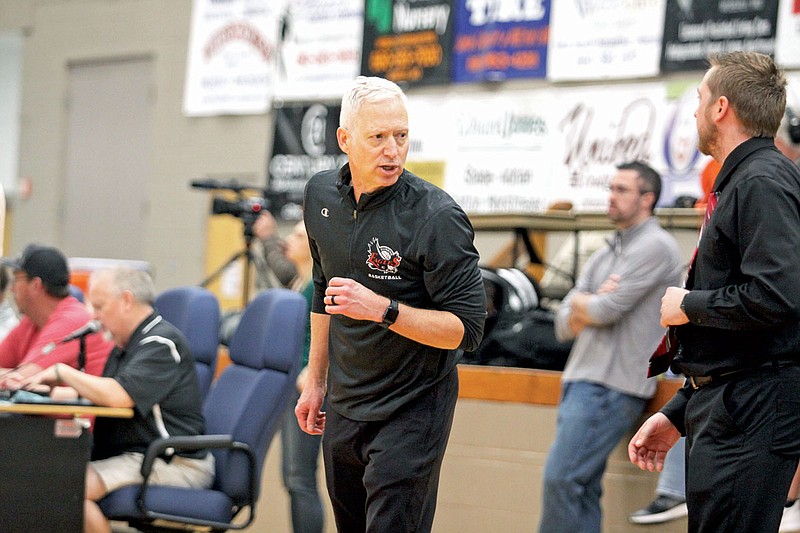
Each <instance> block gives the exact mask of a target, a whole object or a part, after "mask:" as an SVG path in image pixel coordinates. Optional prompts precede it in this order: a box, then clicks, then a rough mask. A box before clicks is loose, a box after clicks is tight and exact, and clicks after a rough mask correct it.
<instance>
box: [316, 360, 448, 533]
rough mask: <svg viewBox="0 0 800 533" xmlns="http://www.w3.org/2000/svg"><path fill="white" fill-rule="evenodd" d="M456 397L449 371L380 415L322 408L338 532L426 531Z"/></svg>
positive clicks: (329, 489)
mask: <svg viewBox="0 0 800 533" xmlns="http://www.w3.org/2000/svg"><path fill="white" fill-rule="evenodd" d="M457 399H458V372H457V371H456V370H455V369H454V370H453V371H452V372H451V373H450V375H448V376H447V377H445V378H444V379H443V380H441V381H440V382H439V383H438V384H436V385H435V386H434V387H433V388H431V389H430V390H429V391H426V393H425V394H423V395H422V396H421V397H419V398H417V399H415V400H414V401H413V402H411V403H410V404H409V405H407V406H404V407H403V408H402V409H401V410H400V411H398V412H397V413H395V414H394V415H393V416H392V417H391V418H390V419H388V420H381V421H370V422H359V421H355V420H350V419H347V418H345V417H343V416H341V415H339V414H337V413H336V412H335V411H334V410H333V409H331V408H329V409H328V414H327V421H326V423H325V434H324V436H323V438H322V451H323V456H324V459H325V474H326V477H327V484H328V493H329V495H330V498H331V503H332V506H333V511H334V516H335V518H336V528H337V530H338V531H339V533H364V532H368V533H378V532H386V533H402V532H408V533H411V532H419V533H425V532H428V531H430V530H431V527H432V524H433V515H434V512H435V510H436V496H437V492H438V488H439V471H440V468H441V465H442V459H443V458H444V452H445V448H446V446H447V439H448V438H449V436H450V428H451V426H452V424H453V413H454V411H455V405H456V400H457Z"/></svg>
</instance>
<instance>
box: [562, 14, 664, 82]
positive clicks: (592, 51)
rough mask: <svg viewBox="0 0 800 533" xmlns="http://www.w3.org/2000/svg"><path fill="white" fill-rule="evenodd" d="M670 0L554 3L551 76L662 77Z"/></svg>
mask: <svg viewBox="0 0 800 533" xmlns="http://www.w3.org/2000/svg"><path fill="white" fill-rule="evenodd" d="M665 1H666V0H621V1H618V2H608V1H606V0H576V1H570V2H553V12H552V14H551V16H550V43H549V46H548V58H547V77H548V78H549V79H551V80H554V81H560V80H591V79H603V78H635V77H650V76H657V75H658V73H659V71H658V62H659V58H660V54H661V35H662V32H663V30H664V9H665Z"/></svg>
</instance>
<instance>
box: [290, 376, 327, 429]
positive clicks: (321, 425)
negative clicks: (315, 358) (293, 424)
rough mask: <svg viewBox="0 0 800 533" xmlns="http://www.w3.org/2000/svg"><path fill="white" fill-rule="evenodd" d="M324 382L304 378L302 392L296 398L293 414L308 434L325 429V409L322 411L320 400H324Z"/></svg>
mask: <svg viewBox="0 0 800 533" xmlns="http://www.w3.org/2000/svg"><path fill="white" fill-rule="evenodd" d="M325 392H326V391H325V384H324V382H323V383H318V382H316V381H315V380H312V379H306V384H305V387H303V393H302V394H301V395H300V399H299V400H297V406H296V407H295V408H294V415H295V416H296V417H297V423H298V424H299V425H300V429H302V430H303V431H304V432H306V433H308V434H309V435H322V433H323V432H324V431H325V411H322V410H321V409H322V402H323V401H324V400H325Z"/></svg>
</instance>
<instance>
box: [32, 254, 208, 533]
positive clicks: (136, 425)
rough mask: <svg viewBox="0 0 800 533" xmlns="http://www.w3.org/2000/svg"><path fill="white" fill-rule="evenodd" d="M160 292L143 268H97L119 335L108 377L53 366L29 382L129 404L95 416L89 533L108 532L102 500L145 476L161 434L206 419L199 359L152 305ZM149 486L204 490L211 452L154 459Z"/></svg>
mask: <svg viewBox="0 0 800 533" xmlns="http://www.w3.org/2000/svg"><path fill="white" fill-rule="evenodd" d="M154 298H155V289H154V288H153V281H152V279H150V276H149V275H148V274H147V273H146V272H143V271H141V270H135V269H132V268H126V267H118V268H113V269H110V270H98V271H96V272H93V273H92V276H91V278H90V281H89V301H90V302H91V304H92V308H93V310H94V315H95V317H96V318H97V319H98V320H99V321H100V322H101V323H102V324H103V328H105V329H106V330H107V331H108V332H109V333H110V334H111V338H112V339H113V340H114V343H115V345H116V346H115V348H114V350H113V351H112V352H111V355H110V356H109V357H108V362H107V363H106V368H105V370H104V371H103V375H102V376H100V377H98V376H90V375H88V374H85V373H83V372H78V371H77V370H75V369H73V368H69V367H67V366H65V365H62V364H56V365H53V366H51V367H50V368H47V369H45V370H43V371H42V372H40V373H39V374H37V375H35V376H31V377H30V378H28V379H27V380H26V381H24V382H23V385H24V386H37V385H42V384H44V385H50V386H52V387H53V390H52V393H51V395H52V396H53V398H57V399H68V398H76V397H77V396H78V395H80V396H82V397H83V398H86V399H87V400H89V401H91V402H92V403H93V404H95V405H103V406H108V407H129V408H132V409H133V417H132V418H98V419H97V422H96V424H95V428H94V447H93V449H92V460H91V462H90V463H89V464H88V465H87V469H86V492H85V502H84V532H86V533H95V532H98V533H110V532H111V526H110V524H109V522H108V520H107V519H106V518H105V516H104V515H103V513H102V511H101V509H100V507H99V506H98V505H97V503H96V502H97V501H99V500H100V499H102V498H103V497H104V496H105V495H106V494H107V493H108V492H111V491H114V490H116V489H118V488H120V487H124V486H126V485H135V484H139V483H141V482H142V481H143V479H142V474H141V467H142V459H143V457H144V452H145V451H146V450H147V447H148V446H149V445H150V443H152V442H153V441H154V440H156V439H157V438H159V437H178V436H193V435H201V434H202V433H203V432H204V430H205V420H204V418H203V412H202V407H201V400H200V389H199V387H198V385H197V375H196V374H195V370H194V359H193V358H192V355H191V353H189V346H188V342H187V341H186V338H185V337H184V336H183V334H182V333H181V332H180V331H178V330H177V328H175V326H173V325H172V324H170V323H169V322H167V321H166V320H164V319H163V318H162V317H161V315H159V314H158V312H156V311H155V310H154V309H153V300H154ZM149 480H150V482H151V483H154V484H159V485H173V486H180V487H193V488H205V487H209V486H211V483H212V482H213V481H214V456H213V455H211V454H210V453H208V452H206V451H205V450H202V451H199V452H185V453H184V452H180V451H177V452H175V453H174V454H167V455H166V456H164V457H160V458H159V459H157V460H156V462H155V465H154V466H153V473H152V475H151V477H150V478H149Z"/></svg>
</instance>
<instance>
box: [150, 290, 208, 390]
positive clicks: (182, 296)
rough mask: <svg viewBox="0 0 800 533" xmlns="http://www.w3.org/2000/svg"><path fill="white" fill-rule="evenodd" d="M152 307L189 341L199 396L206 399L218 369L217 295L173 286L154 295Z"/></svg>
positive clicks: (206, 291)
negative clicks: (198, 386) (154, 299)
mask: <svg viewBox="0 0 800 533" xmlns="http://www.w3.org/2000/svg"><path fill="white" fill-rule="evenodd" d="M154 306H155V308H156V310H157V311H158V312H159V313H160V314H161V316H163V317H164V318H165V319H166V320H167V322H169V323H171V324H172V325H173V326H175V327H176V328H178V329H179V330H180V331H181V333H183V334H184V335H185V336H186V340H188V341H189V351H190V352H191V353H192V357H194V367H195V370H196V371H197V382H198V384H199V385H200V397H201V398H203V399H205V397H206V395H207V394H208V389H209V388H210V386H211V382H212V381H213V379H214V373H215V371H216V369H217V352H218V351H219V328H220V324H221V320H222V319H221V315H220V310H219V302H218V301H217V297H216V296H215V295H214V293H213V292H211V291H209V290H208V289H205V288H203V287H197V286H187V287H175V288H172V289H167V290H165V291H164V292H162V293H161V294H159V295H158V296H156V301H155V304H154Z"/></svg>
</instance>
